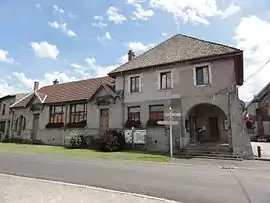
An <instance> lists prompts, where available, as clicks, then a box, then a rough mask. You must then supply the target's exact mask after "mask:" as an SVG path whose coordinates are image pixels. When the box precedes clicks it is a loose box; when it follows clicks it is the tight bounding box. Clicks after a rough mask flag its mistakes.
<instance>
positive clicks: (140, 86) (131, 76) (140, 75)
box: [127, 73, 143, 94]
mask: <svg viewBox="0 0 270 203" xmlns="http://www.w3.org/2000/svg"><path fill="white" fill-rule="evenodd" d="M133 77H139V92H131V91H130V90H131V78H133ZM142 77H143V74H142V73H141V74H134V75H129V76H128V87H127V88H128V89H127V92H128V93H131V94H138V93H141V92H142Z"/></svg>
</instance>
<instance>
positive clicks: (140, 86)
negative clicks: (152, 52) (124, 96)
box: [139, 74, 143, 92]
mask: <svg viewBox="0 0 270 203" xmlns="http://www.w3.org/2000/svg"><path fill="white" fill-rule="evenodd" d="M142 86H143V74H141V75H140V77H139V92H142Z"/></svg>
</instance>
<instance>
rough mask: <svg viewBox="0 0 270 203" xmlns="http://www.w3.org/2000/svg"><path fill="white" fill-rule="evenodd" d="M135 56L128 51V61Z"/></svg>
mask: <svg viewBox="0 0 270 203" xmlns="http://www.w3.org/2000/svg"><path fill="white" fill-rule="evenodd" d="M134 57H135V53H134V52H133V51H132V50H129V51H128V61H131V60H132V59H134Z"/></svg>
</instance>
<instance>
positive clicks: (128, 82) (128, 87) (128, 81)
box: [126, 77, 131, 93]
mask: <svg viewBox="0 0 270 203" xmlns="http://www.w3.org/2000/svg"><path fill="white" fill-rule="evenodd" d="M130 85H131V84H130V77H127V90H126V91H127V92H128V93H130Z"/></svg>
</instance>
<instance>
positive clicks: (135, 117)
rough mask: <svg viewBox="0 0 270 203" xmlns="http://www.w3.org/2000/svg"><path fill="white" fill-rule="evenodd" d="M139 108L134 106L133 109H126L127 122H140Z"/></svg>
mask: <svg viewBox="0 0 270 203" xmlns="http://www.w3.org/2000/svg"><path fill="white" fill-rule="evenodd" d="M140 111H141V109H140V107H139V106H134V107H128V120H131V121H139V120H140Z"/></svg>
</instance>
